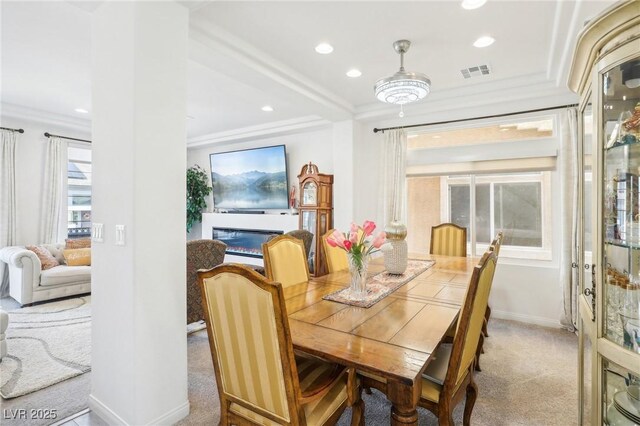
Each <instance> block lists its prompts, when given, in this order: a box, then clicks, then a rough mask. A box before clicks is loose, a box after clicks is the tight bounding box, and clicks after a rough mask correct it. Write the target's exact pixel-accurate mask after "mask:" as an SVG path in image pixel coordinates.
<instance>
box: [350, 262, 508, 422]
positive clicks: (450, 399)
mask: <svg viewBox="0 0 640 426" xmlns="http://www.w3.org/2000/svg"><path fill="white" fill-rule="evenodd" d="M495 267H496V255H495V253H494V252H489V251H488V252H486V253H485V254H484V255H483V256H482V258H481V259H480V262H479V263H478V265H477V266H476V267H475V268H474V269H473V275H472V276H471V280H470V282H469V286H468V287H467V291H466V294H465V297H464V301H463V304H462V307H461V308H460V314H459V315H458V323H457V328H456V330H455V333H454V335H453V337H452V338H451V339H450V340H449V341H447V340H445V341H444V342H442V343H441V344H440V345H439V346H438V348H437V349H436V351H435V353H434V354H433V355H432V356H433V357H434V360H433V361H432V362H431V363H429V365H428V366H427V368H426V370H425V372H424V374H423V376H422V393H421V395H420V399H419V401H418V405H419V406H421V407H424V408H426V409H427V410H429V411H431V412H432V413H434V414H435V415H436V416H437V417H438V424H439V425H440V426H453V425H454V423H453V409H454V408H455V407H456V405H457V404H458V403H459V402H460V401H461V400H462V399H463V397H464V396H465V394H466V398H467V399H466V402H465V406H464V416H463V424H464V425H465V426H467V425H469V424H470V421H471V413H472V411H473V406H474V404H475V401H476V398H477V396H478V386H477V385H476V383H475V381H474V379H473V373H474V363H475V359H476V349H477V347H478V343H479V341H480V336H481V334H482V321H483V319H484V313H485V310H486V308H487V302H488V300H489V290H490V289H491V282H492V281H493V273H494V271H495ZM362 384H363V386H365V387H367V386H370V387H373V388H376V389H379V390H381V391H382V392H385V393H386V382H385V381H384V379H382V378H380V377H376V376H374V375H371V374H366V375H364V376H363V378H362Z"/></svg>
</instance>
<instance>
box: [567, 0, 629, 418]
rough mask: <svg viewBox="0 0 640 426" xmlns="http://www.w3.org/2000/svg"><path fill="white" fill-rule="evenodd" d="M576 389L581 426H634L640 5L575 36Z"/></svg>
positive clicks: (622, 8) (624, 7) (618, 8)
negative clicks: (577, 173) (577, 210)
mask: <svg viewBox="0 0 640 426" xmlns="http://www.w3.org/2000/svg"><path fill="white" fill-rule="evenodd" d="M569 87H570V88H571V89H572V90H573V91H575V92H576V93H578V94H579V95H580V96H581V102H580V114H579V116H578V127H579V132H578V136H579V139H580V143H579V144H578V146H579V150H578V151H579V152H578V162H579V170H580V172H581V173H580V174H581V179H580V182H579V188H578V189H579V191H578V192H579V194H580V197H579V198H580V202H579V206H580V207H579V208H580V213H581V214H580V215H579V216H580V219H579V224H578V227H579V235H578V238H577V244H578V247H577V253H578V254H579V259H578V262H576V263H575V264H574V265H573V266H574V267H576V268H580V270H581V271H582V272H581V273H577V274H575V275H574V276H575V277H576V278H577V280H578V282H577V285H578V288H579V291H580V295H579V296H578V320H577V326H578V328H579V335H578V336H579V353H580V358H579V365H578V382H579V388H578V389H579V398H580V411H579V417H580V424H581V425H610V426H627V425H640V298H639V295H640V6H639V4H638V2H637V1H625V2H620V3H617V4H615V5H613V6H612V7H610V8H609V9H607V10H606V11H605V12H603V13H602V14H601V15H599V16H598V17H596V18H594V19H593V20H591V21H590V22H589V23H588V24H587V25H586V27H585V28H584V29H583V31H582V32H581V34H580V37H579V39H578V43H577V46H576V50H575V54H574V58H573V64H572V67H571V72H570V76H569Z"/></svg>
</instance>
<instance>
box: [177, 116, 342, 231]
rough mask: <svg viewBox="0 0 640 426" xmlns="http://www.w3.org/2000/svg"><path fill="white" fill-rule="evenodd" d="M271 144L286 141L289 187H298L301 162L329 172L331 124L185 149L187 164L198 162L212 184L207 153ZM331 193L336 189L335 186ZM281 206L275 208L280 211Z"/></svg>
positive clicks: (198, 227)
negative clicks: (302, 130)
mask: <svg viewBox="0 0 640 426" xmlns="http://www.w3.org/2000/svg"><path fill="white" fill-rule="evenodd" d="M271 145H285V146H286V151H287V167H288V170H289V188H291V186H292V185H295V186H296V190H297V189H298V174H299V173H300V170H301V169H302V166H303V165H305V164H307V163H309V161H311V162H313V163H314V164H316V165H317V166H318V170H319V171H320V173H327V174H332V173H333V171H334V166H333V148H332V132H331V128H330V127H327V128H326V129H320V130H313V131H309V132H303V133H297V134H293V135H286V136H279V137H269V138H262V139H256V140H254V141H250V142H239V143H226V144H215V145H212V146H209V147H205V148H200V147H198V148H195V149H187V166H188V167H191V166H194V165H196V164H198V165H199V166H200V167H202V168H203V169H204V170H205V171H206V172H207V176H208V180H209V184H211V166H210V164H209V154H213V153H217V152H225V151H235V150H239V149H249V148H260V147H265V146H271ZM333 191H334V193H336V192H337V191H339V189H338V188H337V187H336V186H334V189H333ZM212 204H213V198H212V195H209V197H208V200H207V209H206V211H209V212H211V211H213V205H212ZM279 212H280V210H277V211H274V213H276V214H279ZM249 217H250V216H248V218H249ZM201 235H202V226H201V224H200V223H197V224H195V225H194V226H193V228H192V229H191V232H190V233H189V234H188V236H187V238H188V239H189V240H194V239H198V238H201Z"/></svg>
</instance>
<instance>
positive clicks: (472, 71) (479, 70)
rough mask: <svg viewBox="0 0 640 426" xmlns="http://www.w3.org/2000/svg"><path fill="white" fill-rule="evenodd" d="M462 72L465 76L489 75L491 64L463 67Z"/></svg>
mask: <svg viewBox="0 0 640 426" xmlns="http://www.w3.org/2000/svg"><path fill="white" fill-rule="evenodd" d="M460 72H461V73H462V76H463V77H464V78H472V77H482V76H483V75H489V74H490V73H491V70H490V69H489V65H477V66H475V67H469V68H463V69H461V70H460Z"/></svg>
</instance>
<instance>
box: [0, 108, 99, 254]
mask: <svg viewBox="0 0 640 426" xmlns="http://www.w3.org/2000/svg"><path fill="white" fill-rule="evenodd" d="M2 126H3V127H9V128H15V129H18V128H20V129H24V133H22V134H19V135H18V146H17V148H16V193H17V213H18V217H17V226H18V233H17V241H16V245H28V244H39V243H41V241H40V240H39V235H40V212H41V211H42V208H41V206H42V187H43V181H44V166H45V157H46V152H47V150H46V148H47V142H48V138H46V137H45V136H44V132H49V133H52V134H57V135H62V136H69V137H73V138H78V139H91V135H90V132H89V131H88V130H86V131H82V130H78V129H77V128H74V129H70V128H68V127H64V126H59V125H58V126H55V125H50V124H45V123H42V122H36V121H32V120H29V119H28V118H20V119H18V118H11V117H2Z"/></svg>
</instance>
